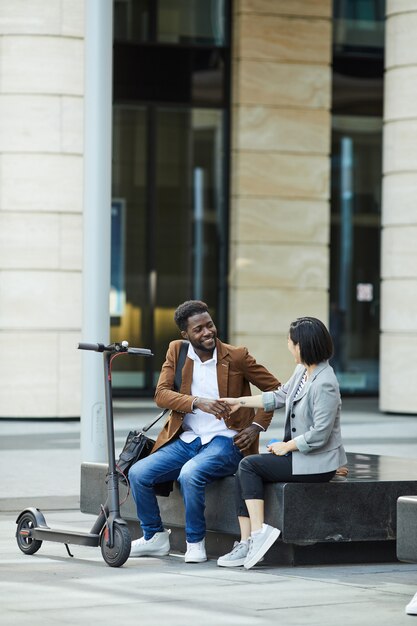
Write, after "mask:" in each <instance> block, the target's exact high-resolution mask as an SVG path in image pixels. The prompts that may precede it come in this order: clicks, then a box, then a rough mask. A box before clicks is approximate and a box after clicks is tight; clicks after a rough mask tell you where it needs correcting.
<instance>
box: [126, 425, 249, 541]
mask: <svg viewBox="0 0 417 626" xmlns="http://www.w3.org/2000/svg"><path fill="white" fill-rule="evenodd" d="M242 457H243V455H242V453H241V451H240V450H239V448H238V447H237V446H236V445H235V444H234V442H233V439H232V438H231V437H214V438H213V439H212V440H211V441H209V443H206V444H204V445H202V443H201V439H200V437H197V439H194V441H192V442H191V443H185V442H184V441H182V439H176V440H175V441H173V442H172V443H168V444H167V445H165V446H163V447H162V448H160V449H159V450H157V451H156V452H155V453H154V454H151V455H150V456H148V457H146V458H144V459H141V460H140V461H138V462H137V463H135V464H134V465H133V466H132V467H131V468H130V471H129V482H130V488H131V490H132V496H133V499H134V501H135V503H136V510H137V514H138V518H139V521H140V524H141V526H142V531H143V535H144V537H145V539H150V538H151V537H153V535H154V534H155V533H157V532H161V531H162V530H163V525H162V520H161V516H160V512H159V506H158V501H157V499H156V496H155V491H154V489H153V486H154V485H155V484H156V483H161V482H165V481H166V480H178V482H179V484H180V489H181V494H182V497H183V499H184V506H185V533H186V538H187V541H188V542H189V543H197V542H198V541H201V540H202V539H203V538H204V536H205V534H206V521H205V518H204V509H205V487H206V485H208V484H209V483H212V482H213V481H215V480H217V479H218V478H223V477H224V476H230V475H232V474H234V473H235V472H236V470H237V467H238V465H239V462H240V461H241V459H242Z"/></svg>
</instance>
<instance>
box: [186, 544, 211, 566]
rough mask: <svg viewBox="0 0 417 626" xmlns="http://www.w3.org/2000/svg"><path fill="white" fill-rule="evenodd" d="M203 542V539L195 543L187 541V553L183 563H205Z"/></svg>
mask: <svg viewBox="0 0 417 626" xmlns="http://www.w3.org/2000/svg"><path fill="white" fill-rule="evenodd" d="M205 542H206V540H205V539H202V541H198V542H197V543H188V541H187V552H186V553H185V557H184V561H185V562H186V563H204V561H207V554H206V546H205Z"/></svg>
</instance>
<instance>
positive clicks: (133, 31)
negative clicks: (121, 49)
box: [113, 0, 153, 42]
mask: <svg viewBox="0 0 417 626" xmlns="http://www.w3.org/2000/svg"><path fill="white" fill-rule="evenodd" d="M150 3H153V0H114V14H113V23H114V25H113V30H114V40H115V41H130V42H133V41H136V42H144V41H149V39H150V32H151V29H150V24H151V14H150V11H151V5H150Z"/></svg>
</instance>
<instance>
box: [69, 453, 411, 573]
mask: <svg viewBox="0 0 417 626" xmlns="http://www.w3.org/2000/svg"><path fill="white" fill-rule="evenodd" d="M348 467H349V475H348V477H347V478H345V479H335V480H333V481H331V482H330V483H325V484H311V483H272V484H269V485H267V487H266V492H265V521H266V522H267V523H269V524H271V525H273V526H276V527H278V528H280V529H281V531H282V534H281V537H280V539H279V540H278V542H277V543H276V544H275V545H274V546H273V548H272V549H271V550H270V551H269V553H268V554H267V558H266V562H267V563H268V562H270V563H275V564H292V565H297V564H316V563H363V562H382V561H395V560H396V531H397V526H396V507H397V500H398V498H400V497H401V496H404V495H410V494H411V495H413V496H417V462H416V461H414V460H412V459H407V460H404V459H397V458H395V457H385V456H378V455H371V454H369V455H365V454H353V453H349V454H348ZM106 472H107V466H106V465H104V464H90V463H85V464H83V465H82V468H81V511H82V512H84V513H93V514H97V512H98V510H99V509H100V504H101V503H102V502H104V500H105V497H106V487H105V476H106ZM234 483H235V478H234V477H233V476H231V477H228V478H224V479H222V480H218V481H216V482H215V483H213V484H212V485H209V486H208V487H207V492H206V494H207V497H206V521H207V531H208V532H207V538H206V545H207V549H208V553H209V555H210V556H212V557H216V556H218V555H220V554H224V553H225V552H226V551H228V550H229V549H230V548H231V546H232V543H233V540H234V539H236V538H237V537H238V535H239V525H238V522H237V517H236V509H235V485H234ZM125 494H126V492H125V488H124V487H123V488H122V492H121V499H122V500H123V499H124V497H125ZM159 503H160V508H161V514H162V519H163V521H164V525H165V527H167V528H171V530H172V535H171V538H172V547H173V550H174V551H175V550H178V551H180V552H183V551H184V549H185V537H184V530H183V529H184V507H183V502H182V497H181V494H180V492H179V488H178V485H176V484H175V486H174V491H173V493H172V494H171V495H170V496H169V497H168V498H163V497H159ZM121 512H122V516H123V518H124V519H126V520H127V521H128V522H129V526H130V527H131V531H132V536H133V537H136V536H138V535H139V534H140V529H139V525H138V523H137V517H136V511H135V505H134V502H133V500H132V498H131V496H129V497H128V498H127V500H126V501H125V502H124V504H122V506H121Z"/></svg>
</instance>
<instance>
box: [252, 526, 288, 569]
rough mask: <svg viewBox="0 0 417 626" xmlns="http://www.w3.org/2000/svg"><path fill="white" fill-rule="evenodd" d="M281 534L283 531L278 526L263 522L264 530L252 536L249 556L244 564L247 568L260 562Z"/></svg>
mask: <svg viewBox="0 0 417 626" xmlns="http://www.w3.org/2000/svg"><path fill="white" fill-rule="evenodd" d="M280 534H281V531H280V530H278V528H274V527H273V526H269V525H268V524H263V527H262V532H261V533H258V534H256V535H252V536H251V541H250V547H249V552H248V556H247V557H246V559H245V562H244V564H243V565H244V567H245V569H250V568H251V567H253V566H254V565H256V563H259V561H260V560H261V559H262V557H263V556H264V554H266V553H267V552H268V550H269V548H270V547H271V546H272V544H274V543H275V541H276V540H277V539H278V537H279V536H280Z"/></svg>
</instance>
